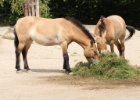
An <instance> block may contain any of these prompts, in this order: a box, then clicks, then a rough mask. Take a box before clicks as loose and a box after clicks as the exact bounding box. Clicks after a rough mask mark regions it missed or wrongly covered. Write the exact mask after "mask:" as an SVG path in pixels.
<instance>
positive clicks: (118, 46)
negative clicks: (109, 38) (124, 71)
mask: <svg viewBox="0 0 140 100" xmlns="http://www.w3.org/2000/svg"><path fill="white" fill-rule="evenodd" d="M115 45H116V46H117V48H118V50H119V54H120V56H121V54H122V50H121V44H120V43H119V41H118V40H116V41H115Z"/></svg>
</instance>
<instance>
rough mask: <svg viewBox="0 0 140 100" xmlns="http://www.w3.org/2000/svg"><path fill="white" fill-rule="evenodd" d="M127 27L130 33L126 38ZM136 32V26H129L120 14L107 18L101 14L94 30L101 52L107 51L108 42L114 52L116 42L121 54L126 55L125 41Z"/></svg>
mask: <svg viewBox="0 0 140 100" xmlns="http://www.w3.org/2000/svg"><path fill="white" fill-rule="evenodd" d="M126 29H128V31H129V32H130V35H129V36H128V37H127V38H126V39H125V36H126ZM134 33H135V28H134V27H132V26H127V25H126V24H125V21H124V20H123V18H121V17H120V16H118V15H112V16H109V17H107V18H105V17H103V16H101V18H100V19H99V21H98V23H97V25H96V27H95V31H94V36H95V37H96V41H97V47H98V51H99V53H102V52H104V51H106V49H107V47H106V44H109V45H110V49H111V52H114V44H115V45H116V46H117V48H118V50H119V54H120V56H122V57H124V51H125V45H124V43H125V41H126V40H129V39H130V38H131V37H132V36H133V34H134Z"/></svg>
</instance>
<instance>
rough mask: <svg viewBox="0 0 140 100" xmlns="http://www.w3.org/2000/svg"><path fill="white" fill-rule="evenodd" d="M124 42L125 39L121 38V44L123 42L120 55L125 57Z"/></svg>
mask: <svg viewBox="0 0 140 100" xmlns="http://www.w3.org/2000/svg"><path fill="white" fill-rule="evenodd" d="M124 43H125V40H124V39H122V40H120V44H121V54H120V56H121V57H123V58H125V55H124V51H125V45H124Z"/></svg>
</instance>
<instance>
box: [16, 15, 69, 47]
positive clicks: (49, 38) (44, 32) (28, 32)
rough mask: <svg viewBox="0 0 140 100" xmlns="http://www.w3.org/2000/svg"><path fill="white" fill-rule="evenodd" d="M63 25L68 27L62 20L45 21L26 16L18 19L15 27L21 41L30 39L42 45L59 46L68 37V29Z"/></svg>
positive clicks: (45, 19) (44, 19)
mask: <svg viewBox="0 0 140 100" xmlns="http://www.w3.org/2000/svg"><path fill="white" fill-rule="evenodd" d="M65 24H66V25H68V24H67V21H66V20H65V19H64V18H56V19H47V18H41V17H32V16H28V17H23V18H20V19H19V20H18V21H17V23H16V26H15V27H16V32H17V35H18V37H19V38H20V37H22V40H27V39H32V40H34V41H36V42H37V43H39V44H42V45H54V44H60V43H61V42H62V41H64V39H65V38H67V37H68V36H67V35H68V34H66V33H68V28H67V27H65ZM62 33H64V34H62ZM20 40H21V39H20Z"/></svg>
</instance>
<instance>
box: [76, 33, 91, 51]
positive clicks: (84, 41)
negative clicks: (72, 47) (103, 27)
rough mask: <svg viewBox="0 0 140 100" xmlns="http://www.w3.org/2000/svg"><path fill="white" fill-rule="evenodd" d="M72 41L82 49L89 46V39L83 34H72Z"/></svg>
mask: <svg viewBox="0 0 140 100" xmlns="http://www.w3.org/2000/svg"><path fill="white" fill-rule="evenodd" d="M73 41H74V42H76V43H77V44H79V45H80V46H81V47H82V48H83V49H85V48H87V47H88V46H90V39H89V38H88V37H87V36H86V35H85V34H84V33H80V32H78V33H74V36H73Z"/></svg>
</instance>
